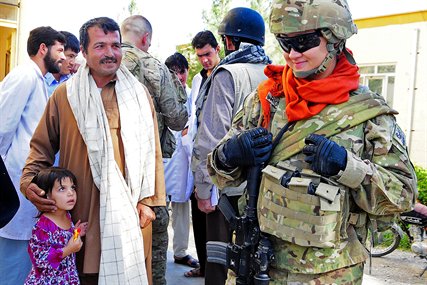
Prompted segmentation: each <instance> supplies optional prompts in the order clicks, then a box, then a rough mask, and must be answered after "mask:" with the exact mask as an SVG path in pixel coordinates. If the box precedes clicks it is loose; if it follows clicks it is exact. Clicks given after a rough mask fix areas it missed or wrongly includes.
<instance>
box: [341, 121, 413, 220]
mask: <svg viewBox="0 0 427 285" xmlns="http://www.w3.org/2000/svg"><path fill="white" fill-rule="evenodd" d="M364 146H365V147H364V148H365V150H364V153H365V154H367V155H364V156H366V157H364V159H362V158H360V157H358V156H357V155H355V154H353V153H351V152H347V153H348V154H347V166H346V169H345V171H343V172H342V174H341V177H340V178H339V179H338V182H340V183H342V184H344V185H346V186H348V187H350V188H352V189H353V190H354V191H351V194H352V196H353V198H354V200H355V202H356V204H357V205H358V206H359V207H360V208H361V209H363V210H364V211H366V212H367V213H370V214H374V215H387V214H393V213H399V212H404V211H408V210H410V209H411V207H412V206H413V204H414V202H415V198H416V196H417V179H416V175H415V170H414V168H413V165H412V163H411V161H410V159H409V155H408V151H407V147H406V144H405V137H404V134H403V132H402V130H401V129H400V127H399V126H398V125H397V123H396V121H395V118H394V116H391V115H383V116H379V117H376V118H375V119H373V120H371V121H368V122H367V123H366V126H365V142H364Z"/></svg>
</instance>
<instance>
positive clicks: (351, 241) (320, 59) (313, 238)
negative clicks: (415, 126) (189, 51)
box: [208, 0, 417, 284]
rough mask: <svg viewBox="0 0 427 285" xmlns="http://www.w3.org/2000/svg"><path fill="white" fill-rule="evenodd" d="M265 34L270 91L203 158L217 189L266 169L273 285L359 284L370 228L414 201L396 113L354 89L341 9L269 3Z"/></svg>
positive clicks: (329, 3) (263, 216)
mask: <svg viewBox="0 0 427 285" xmlns="http://www.w3.org/2000/svg"><path fill="white" fill-rule="evenodd" d="M270 30H271V31H272V33H274V35H275V36H276V38H277V40H278V42H279V44H280V46H281V48H282V49H283V51H284V57H285V60H286V63H287V65H286V66H285V67H283V66H267V67H266V69H265V73H266V75H267V76H268V77H269V79H268V80H267V81H265V82H263V83H262V84H261V85H260V86H259V87H258V89H257V90H256V91H255V92H254V93H253V94H252V96H250V97H248V100H246V102H245V105H244V108H243V110H242V111H241V113H240V114H239V115H237V116H236V117H235V120H234V127H233V128H232V129H231V130H230V132H229V133H228V134H227V136H226V137H224V139H223V140H222V142H221V143H220V144H219V145H218V146H217V147H216V148H215V149H214V151H213V152H212V153H211V154H210V157H209V162H208V164H209V168H210V173H211V175H212V178H213V181H215V183H216V184H217V185H218V187H219V188H223V187H224V186H236V185H238V184H240V183H241V182H242V181H243V180H245V179H246V174H245V173H246V171H245V170H246V169H247V168H248V167H252V166H256V165H261V164H262V163H265V165H267V167H265V168H264V169H263V171H262V178H263V179H262V182H261V185H260V191H259V198H258V206H257V210H258V211H257V212H258V220H259V225H260V228H261V231H262V232H264V233H267V234H269V239H270V241H271V243H272V245H273V250H274V255H275V263H274V264H273V265H272V266H271V268H270V271H269V274H270V277H271V281H270V284H289V283H292V282H301V284H330V283H335V284H361V283H362V277H363V264H364V262H365V260H366V259H367V257H368V252H367V250H366V249H365V248H364V242H365V240H366V235H367V234H366V232H367V229H368V226H369V225H371V224H373V222H370V221H375V219H374V217H375V218H377V217H379V216H381V217H383V216H386V215H388V216H391V215H393V214H395V213H399V212H403V211H407V210H410V209H411V207H412V206H413V203H414V199H415V197H416V191H417V190H416V176H415V173H414V169H413V166H412V164H411V162H410V160H409V156H408V152H407V148H406V145H405V137H404V134H403V132H402V130H401V129H400V128H399V126H398V125H397V123H396V119H395V117H394V115H395V114H397V112H396V111H394V110H393V109H391V108H390V107H389V106H387V104H386V102H385V100H384V98H383V97H381V96H380V95H378V94H375V93H373V92H371V91H369V90H368V89H367V88H366V87H363V86H359V74H358V67H357V65H356V64H355V62H354V59H353V57H352V55H351V52H350V51H349V50H347V49H346V47H345V42H346V39H348V38H349V37H350V36H352V35H353V34H355V33H356V31H357V29H356V26H355V25H354V23H353V20H352V18H351V14H350V11H349V8H348V5H347V2H346V1H345V0H339V1H337V0H311V1H308V0H307V1H305V0H302V1H301V0H287V1H283V0H280V1H279V0H275V1H273V6H272V10H271V15H270ZM259 125H261V126H262V127H259ZM269 131H270V132H271V133H269ZM272 137H274V142H273V143H272ZM248 184H249V183H248ZM292 284H293V283H292ZM298 284H300V283H298Z"/></svg>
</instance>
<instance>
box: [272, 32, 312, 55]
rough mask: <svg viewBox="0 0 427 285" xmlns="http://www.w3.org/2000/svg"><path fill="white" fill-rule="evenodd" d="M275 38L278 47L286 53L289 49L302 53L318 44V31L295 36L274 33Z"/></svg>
mask: <svg viewBox="0 0 427 285" xmlns="http://www.w3.org/2000/svg"><path fill="white" fill-rule="evenodd" d="M276 39H277V41H278V42H279V45H280V47H281V48H282V49H283V50H284V51H285V52H286V53H290V52H291V49H293V50H294V51H296V52H299V53H303V52H305V51H307V50H309V49H312V48H314V47H317V46H319V45H320V34H319V32H318V31H315V32H312V33H307V34H302V35H298V36H295V37H286V36H283V35H276Z"/></svg>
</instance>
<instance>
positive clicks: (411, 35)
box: [347, 22, 427, 168]
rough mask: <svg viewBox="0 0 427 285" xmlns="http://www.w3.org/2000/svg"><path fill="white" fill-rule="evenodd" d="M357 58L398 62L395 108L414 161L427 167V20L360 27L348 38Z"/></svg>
mask: <svg viewBox="0 0 427 285" xmlns="http://www.w3.org/2000/svg"><path fill="white" fill-rule="evenodd" d="M347 47H348V48H350V49H351V50H352V51H353V52H354V55H355V59H356V62H357V63H358V64H359V65H361V66H363V65H370V64H395V65H396V73H395V74H396V77H395V89H394V96H393V108H394V109H396V110H397V111H398V112H399V115H398V116H397V120H398V123H399V125H400V126H401V127H402V129H403V130H404V132H405V134H406V138H407V144H408V147H409V151H410V156H411V159H412V161H413V162H414V164H416V165H419V166H422V167H424V168H426V167H427V123H426V122H427V110H426V108H427V80H426V78H427V77H426V75H427V22H417V23H410V24H403V25H389V26H382V27H376V28H365V29H360V30H359V31H358V34H357V35H355V36H353V37H352V38H350V39H349V40H348V42H347Z"/></svg>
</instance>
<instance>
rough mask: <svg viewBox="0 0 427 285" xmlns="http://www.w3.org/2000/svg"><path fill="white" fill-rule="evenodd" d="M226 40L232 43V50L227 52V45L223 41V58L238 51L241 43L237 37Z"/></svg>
mask: <svg viewBox="0 0 427 285" xmlns="http://www.w3.org/2000/svg"><path fill="white" fill-rule="evenodd" d="M228 39H229V40H231V42H232V43H233V45H234V50H229V49H228V48H227V43H226V42H225V41H224V53H225V56H228V55H229V54H230V53H232V52H235V51H236V50H238V49H239V48H240V43H241V41H240V38H239V37H229V38H228Z"/></svg>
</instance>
